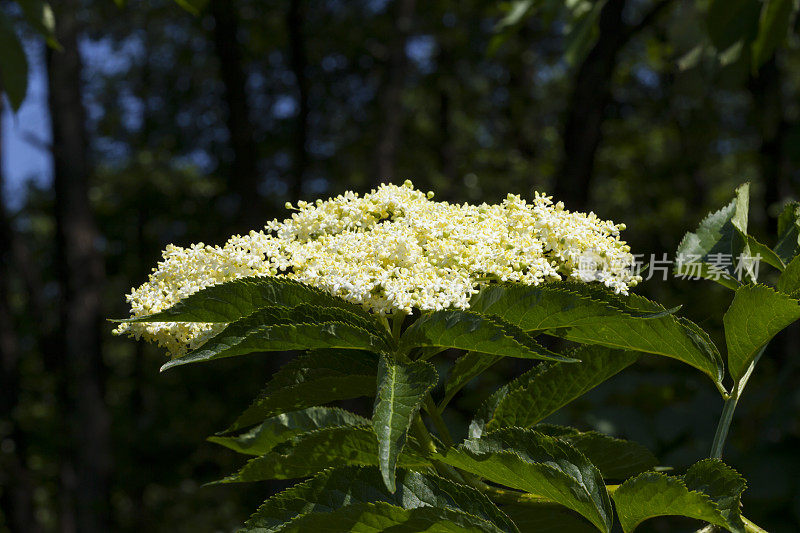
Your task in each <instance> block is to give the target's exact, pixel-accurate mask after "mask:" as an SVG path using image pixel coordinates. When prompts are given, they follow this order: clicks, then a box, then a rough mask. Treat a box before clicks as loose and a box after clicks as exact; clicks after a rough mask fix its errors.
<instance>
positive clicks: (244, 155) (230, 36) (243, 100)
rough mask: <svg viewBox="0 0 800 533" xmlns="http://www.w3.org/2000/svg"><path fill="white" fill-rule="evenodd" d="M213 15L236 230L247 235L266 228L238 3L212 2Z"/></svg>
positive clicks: (223, 0)
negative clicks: (236, 205)
mask: <svg viewBox="0 0 800 533" xmlns="http://www.w3.org/2000/svg"><path fill="white" fill-rule="evenodd" d="M211 15H212V17H213V18H214V47H215V50H216V53H217V59H218V60H219V69H220V77H221V78H222V84H223V85H224V86H225V104H226V106H227V109H228V116H227V126H228V132H229V134H230V143H231V149H232V151H233V162H232V164H231V166H230V169H229V176H230V178H229V179H230V184H231V189H232V190H233V192H234V193H235V194H236V195H237V196H238V198H239V210H238V213H237V216H236V223H237V225H239V226H241V227H239V228H237V230H238V231H247V230H250V229H256V228H257V227H260V226H263V224H264V218H265V217H264V212H263V204H262V202H261V199H260V198H261V197H260V195H259V192H258V182H259V176H258V148H257V146H256V142H255V139H254V138H253V125H252V122H251V121H250V104H249V103H248V99H247V77H246V75H245V71H244V67H243V65H242V51H241V47H240V45H239V35H238V34H239V15H238V13H237V11H236V2H234V1H232V0H212V1H211Z"/></svg>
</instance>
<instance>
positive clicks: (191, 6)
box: [175, 0, 208, 16]
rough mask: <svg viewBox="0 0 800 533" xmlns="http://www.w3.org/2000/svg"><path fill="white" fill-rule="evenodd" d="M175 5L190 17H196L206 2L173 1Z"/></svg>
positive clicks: (206, 0) (201, 0) (190, 0)
mask: <svg viewBox="0 0 800 533" xmlns="http://www.w3.org/2000/svg"><path fill="white" fill-rule="evenodd" d="M175 3H176V4H178V5H179V6H181V7H182V8H183V9H185V10H186V11H188V12H189V13H191V14H192V15H194V16H198V15H200V13H201V12H202V11H203V10H204V9H205V7H206V5H207V4H208V0H175Z"/></svg>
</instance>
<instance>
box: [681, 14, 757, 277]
mask: <svg viewBox="0 0 800 533" xmlns="http://www.w3.org/2000/svg"><path fill="white" fill-rule="evenodd" d="M714 3H721V2H717V1H716V0H715V2H714ZM749 205H750V184H749V183H745V184H743V185H741V186H739V187H738V188H737V189H736V197H735V198H734V199H733V200H731V202H730V203H729V204H728V205H726V206H725V207H723V208H722V209H720V210H719V211H716V212H713V213H709V214H708V216H706V218H704V219H703V220H702V221H701V222H700V225H699V226H698V227H697V230H695V231H694V232H688V233H686V235H684V237H683V240H681V243H680V244H679V245H678V250H677V254H676V255H677V260H676V267H675V273H676V274H679V275H689V276H699V277H703V278H706V279H709V280H712V281H716V282H718V283H720V284H722V285H724V286H726V287H728V288H736V287H737V286H739V285H740V283H739V280H738V279H737V277H739V276H737V273H736V262H737V260H738V258H739V257H740V256H741V255H742V254H744V255H749V248H748V246H747V218H748V209H749Z"/></svg>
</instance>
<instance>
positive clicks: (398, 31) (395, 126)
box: [374, 0, 415, 184]
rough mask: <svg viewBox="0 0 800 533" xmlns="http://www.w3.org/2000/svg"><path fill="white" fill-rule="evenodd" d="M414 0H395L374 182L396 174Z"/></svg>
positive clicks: (393, 177)
mask: <svg viewBox="0 0 800 533" xmlns="http://www.w3.org/2000/svg"><path fill="white" fill-rule="evenodd" d="M414 4H415V0H397V1H396V2H395V5H394V9H395V12H394V20H395V27H394V35H393V36H392V40H391V43H390V45H389V50H388V65H387V72H386V79H385V82H384V84H383V88H382V90H381V95H380V113H381V120H382V121H383V128H382V129H381V132H380V134H379V137H378V146H377V155H376V165H375V166H376V170H375V177H374V179H375V183H376V184H380V183H384V182H387V183H388V182H391V181H392V180H393V179H395V178H398V176H395V173H396V172H397V169H396V159H397V148H398V144H399V143H400V129H401V127H402V124H403V110H402V97H403V88H404V86H405V77H406V67H407V64H408V59H407V57H406V42H407V41H408V35H409V33H410V32H411V26H412V21H413V17H414V7H415V6H414Z"/></svg>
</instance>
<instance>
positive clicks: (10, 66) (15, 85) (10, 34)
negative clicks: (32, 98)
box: [0, 11, 28, 111]
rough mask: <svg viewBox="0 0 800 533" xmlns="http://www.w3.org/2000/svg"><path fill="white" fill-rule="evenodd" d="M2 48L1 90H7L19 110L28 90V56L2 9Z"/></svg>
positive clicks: (0, 17) (13, 106)
mask: <svg viewBox="0 0 800 533" xmlns="http://www.w3.org/2000/svg"><path fill="white" fill-rule="evenodd" d="M0 50H2V52H0V91H5V93H6V95H7V96H8V101H9V102H10V103H11V108H12V109H13V110H14V111H18V110H19V106H21V105H22V101H23V100H25V93H26V91H27V90H28V58H27V57H26V56H25V50H23V48H22V45H21V44H20V41H19V38H18V37H17V33H16V32H15V31H14V25H13V24H11V21H10V20H8V18H6V15H5V13H3V12H2V11H0ZM0 96H1V94H0Z"/></svg>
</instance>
